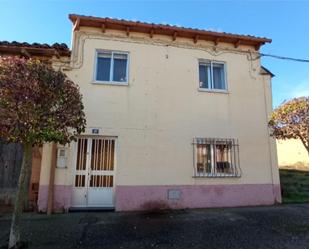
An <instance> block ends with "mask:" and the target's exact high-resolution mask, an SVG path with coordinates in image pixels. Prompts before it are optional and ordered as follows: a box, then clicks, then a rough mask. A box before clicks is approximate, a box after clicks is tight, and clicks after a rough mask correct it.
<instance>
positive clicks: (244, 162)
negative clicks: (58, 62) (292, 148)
mask: <svg viewBox="0 0 309 249" xmlns="http://www.w3.org/2000/svg"><path fill="white" fill-rule="evenodd" d="M72 44H73V47H72V55H71V65H70V67H67V69H66V70H65V73H66V74H67V75H68V77H69V78H70V79H72V80H73V81H74V82H75V83H77V84H78V85H79V87H80V91H81V93H82V95H83V102H84V106H85V113H86V118H87V129H86V131H85V134H83V135H85V136H86V135H88V136H93V134H92V129H93V128H96V129H98V130H99V134H96V136H98V135H99V136H107V137H113V138H115V139H116V160H115V178H114V180H115V183H114V184H115V192H114V194H115V196H114V198H115V203H116V204H115V206H116V209H117V210H126V209H127V210H130V208H125V207H123V203H122V204H119V205H120V206H121V207H120V208H117V203H119V202H121V201H122V202H123V201H124V200H123V199H122V200H118V199H117V198H120V197H117V188H118V187H119V189H120V187H136V188H138V187H141V188H143V191H144V189H146V190H145V191H146V192H140V193H141V195H148V194H149V193H150V192H149V190H148V187H158V188H159V187H160V186H171V188H178V187H179V186H189V187H192V186H193V187H194V186H202V187H203V186H206V187H207V186H210V187H211V186H219V187H220V186H224V188H229V186H231V185H234V187H236V186H240V187H241V186H246V188H247V187H248V189H249V188H250V186H256V187H255V190H254V191H257V189H258V188H259V187H258V186H271V187H270V190H269V192H267V191H268V189H267V190H265V191H266V192H267V193H269V194H270V195H272V196H271V197H270V199H271V201H263V200H261V201H259V200H256V201H255V202H254V199H252V200H253V201H247V202H246V201H243V202H242V200H241V198H242V197H241V195H242V193H241V192H239V193H238V195H237V194H236V199H237V198H239V200H240V202H239V203H237V202H231V203H230V204H229V203H226V202H228V198H226V197H225V202H223V204H222V206H233V205H254V204H271V203H274V202H276V201H280V193H279V194H278V186H279V173H278V166H277V155H276V144H275V141H274V140H273V139H272V138H270V136H269V130H268V127H267V119H268V116H269V114H270V112H271V109H272V99H271V76H270V75H265V74H261V73H260V72H261V65H260V60H259V59H257V56H256V53H255V49H254V47H251V46H247V45H246V46H244V45H240V46H238V47H237V48H235V46H234V45H233V44H228V43H219V44H218V45H217V46H214V44H213V42H208V41H197V43H194V42H193V41H192V40H190V39H186V38H177V39H176V40H175V41H173V39H172V37H169V36H164V35H154V36H153V37H152V38H150V37H149V35H148V34H142V33H134V32H130V35H129V36H127V34H126V32H123V31H116V30H109V29H107V30H106V32H104V33H103V32H102V31H101V29H96V28H89V27H88V28H87V27H80V28H79V30H78V31H74V32H73V41H72ZM100 50H111V51H122V52H127V53H128V56H129V59H128V76H129V78H128V85H111V84H101V83H97V82H95V80H94V73H95V67H96V64H95V63H96V51H100ZM201 59H202V60H212V61H219V62H224V63H225V66H226V79H227V91H226V92H212V91H201V90H199V71H198V68H199V64H198V62H199V60H201ZM196 137H201V138H235V139H238V143H239V159H240V165H239V166H240V168H241V173H242V174H241V177H224V178H215V177H213V178H209V177H200V178H196V177H193V176H194V175H193V172H194V167H195V163H194V153H193V146H194V145H193V144H192V142H193V139H194V138H196ZM50 151H51V146H50V145H45V146H44V148H43V157H42V165H44V167H42V170H41V177H40V179H41V182H40V185H41V186H46V185H48V181H49V169H48V168H49V165H50V160H51V159H50ZM66 151H67V154H66V156H67V167H66V168H57V169H56V177H55V185H59V186H68V187H70V186H73V185H74V181H75V178H74V177H75V176H74V170H75V161H74V157H75V156H76V143H75V144H74V143H72V144H71V145H69V146H68V147H67V149H66ZM179 188H180V189H181V191H182V194H183V195H185V190H184V187H179ZM231 188H232V187H231ZM240 189H241V188H240ZM147 191H148V192H147ZM151 191H154V190H151ZM158 191H159V190H158ZM160 191H161V190H160ZM207 191H208V190H207ZM211 191H212V190H211ZM214 191H217V190H216V189H215V190H214ZM235 191H238V190H235ZM254 191H253V192H252V193H251V194H250V191H249V193H248V192H246V193H247V194H248V195H255V192H254ZM137 192H138V191H137ZM119 195H121V194H119ZM150 195H151V194H150ZM163 195H164V194H163ZM223 195H224V194H223ZM154 196H155V194H154ZM183 197H184V198H185V196H183ZM132 198H133V199H134V197H132ZM162 198H163V197H162ZM162 198H161V197H159V198H158V199H159V200H153V201H154V202H155V201H162ZM197 198H198V197H197ZM200 198H204V197H203V196H200ZM213 198H216V196H213ZM217 198H220V194H219V195H218V196H217ZM250 198H253V197H250ZM206 199H207V198H206ZM151 201H152V200H151ZM42 202H43V201H42ZM148 202H150V201H149V200H148ZM42 205H43V206H44V204H42ZM173 205H174V206H173ZM201 205H204V204H201ZM201 205H197V206H196V207H200V206H201ZM218 205H219V206H220V205H221V204H213V206H218ZM68 206H70V204H68ZM133 206H134V205H133V204H132V208H131V209H139V208H138V207H133ZM171 206H172V207H176V208H177V207H183V206H181V205H180V206H177V205H176V204H175V203H172V204H171ZM204 206H212V205H207V203H206V204H205V205H204ZM193 207H195V206H194V205H193Z"/></svg>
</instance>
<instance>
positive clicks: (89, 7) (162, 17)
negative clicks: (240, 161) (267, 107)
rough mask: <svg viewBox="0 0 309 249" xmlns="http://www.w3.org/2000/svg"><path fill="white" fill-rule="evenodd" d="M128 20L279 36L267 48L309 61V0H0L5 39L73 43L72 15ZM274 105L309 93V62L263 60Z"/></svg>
mask: <svg viewBox="0 0 309 249" xmlns="http://www.w3.org/2000/svg"><path fill="white" fill-rule="evenodd" d="M69 13H75V14H83V15H93V16H100V17H114V18H124V19H129V20H139V21H146V22H154V23H168V24H174V25H180V26H185V27H193V28H201V29H210V30H216V31H225V32H231V33H239V34H251V35H256V36H264V37H268V38H271V39H273V42H272V43H271V44H268V45H266V46H263V47H262V52H264V53H271V54H276V55H282V56H289V57H296V58H303V59H309V0H307V1H306V0H302V1H301V0H299V1H297V0H290V1H288V0H281V1H280V0H273V1H266V0H259V1H258V0H256V1H254V0H247V1H240V0H226V1H220V0H217V1H206V0H205V1H202V0H192V1H188V0H170V1H169V0H167V1H163V0H158V1H146V0H144V1H141V0H135V1H134V0H128V1H120V0H114V1H103V0H102V1H99V0H75V1H73V0H62V1H60V0H44V1H43V0H42V1H38V0H37V1H35V0H28V1H22V0H21V1H14V0H0V40H8V41H14V40H15V41H26V42H31V43H32V42H40V43H54V42H65V43H67V44H68V45H70V39H71V23H70V21H69V20H68V14H69ZM262 63H263V65H265V66H266V67H267V68H268V69H269V70H271V71H272V72H273V73H274V74H275V75H276V77H275V78H273V97H274V103H273V104H274V106H275V107H276V106H278V105H279V104H280V103H282V101H284V100H285V99H289V98H293V97H298V96H304V95H306V96H309V63H299V62H292V61H287V60H276V59H271V58H263V59H262Z"/></svg>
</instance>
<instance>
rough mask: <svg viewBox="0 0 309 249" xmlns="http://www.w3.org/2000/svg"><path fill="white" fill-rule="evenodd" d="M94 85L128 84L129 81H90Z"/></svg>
mask: <svg viewBox="0 0 309 249" xmlns="http://www.w3.org/2000/svg"><path fill="white" fill-rule="evenodd" d="M91 84H94V85H110V86H128V85H129V82H116V81H92V82H91Z"/></svg>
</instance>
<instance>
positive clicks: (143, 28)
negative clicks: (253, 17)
mask: <svg viewBox="0 0 309 249" xmlns="http://www.w3.org/2000/svg"><path fill="white" fill-rule="evenodd" d="M69 19H70V20H71V21H72V22H73V24H74V25H75V27H74V29H75V30H78V29H79V27H81V26H86V27H96V28H100V29H102V32H105V29H115V30H122V31H125V32H127V35H129V33H130V32H131V31H132V32H140V33H148V34H149V35H150V37H153V35H154V34H160V35H169V36H172V37H173V40H175V39H176V38H177V37H185V38H190V39H193V41H194V42H195V43H196V42H197V40H207V41H213V42H214V44H215V45H217V44H218V43H219V42H227V43H233V44H234V46H235V47H238V46H239V45H250V46H254V47H255V49H256V50H258V49H259V48H260V46H261V45H264V44H265V43H271V39H268V38H264V37H255V36H251V35H237V34H231V33H225V32H214V31H208V30H202V29H192V28H185V27H178V26H171V25H166V24H154V23H146V22H136V21H128V20H123V19H114V18H101V17H93V16H83V15H76V14H70V15H69Z"/></svg>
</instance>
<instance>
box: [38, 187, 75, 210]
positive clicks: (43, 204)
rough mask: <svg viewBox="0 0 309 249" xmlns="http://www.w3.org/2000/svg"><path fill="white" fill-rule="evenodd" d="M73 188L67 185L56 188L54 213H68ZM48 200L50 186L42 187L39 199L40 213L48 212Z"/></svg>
mask: <svg viewBox="0 0 309 249" xmlns="http://www.w3.org/2000/svg"><path fill="white" fill-rule="evenodd" d="M71 196H72V187H71V186H66V185H55V186H54V207H53V208H54V211H56V212H66V211H67V210H68V209H69V208H70V206H71ZM47 199H48V185H40V187H39V197H38V211H39V212H46V210H47Z"/></svg>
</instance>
